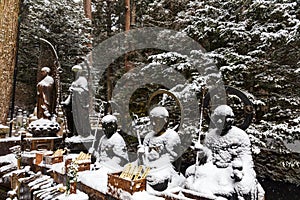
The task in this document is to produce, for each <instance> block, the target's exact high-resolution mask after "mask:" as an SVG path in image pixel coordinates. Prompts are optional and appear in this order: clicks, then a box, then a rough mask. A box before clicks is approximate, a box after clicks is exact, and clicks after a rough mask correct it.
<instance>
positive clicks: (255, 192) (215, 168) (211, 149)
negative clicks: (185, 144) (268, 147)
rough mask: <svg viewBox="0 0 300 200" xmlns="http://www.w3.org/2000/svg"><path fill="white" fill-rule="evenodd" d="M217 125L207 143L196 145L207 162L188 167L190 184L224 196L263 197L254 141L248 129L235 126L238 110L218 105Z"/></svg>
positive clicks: (240, 199) (254, 199) (249, 199)
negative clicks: (258, 178)
mask: <svg viewBox="0 0 300 200" xmlns="http://www.w3.org/2000/svg"><path fill="white" fill-rule="evenodd" d="M211 120H212V122H213V123H214V124H215V128H213V129H210V130H209V132H208V133H207V135H206V137H205V139H204V144H203V145H202V144H199V143H196V144H195V149H196V150H198V153H202V155H204V156H205V157H206V163H205V164H203V165H199V166H196V167H195V165H192V166H190V167H189V168H188V169H187V170H186V177H187V182H186V187H187V188H188V189H191V190H195V191H198V192H202V193H208V194H211V195H216V196H218V197H219V198H224V199H230V200H232V199H238V200H260V199H263V196H264V190H263V188H262V187H261V185H260V184H259V183H258V181H257V179H256V173H255V171H254V163H253V160H252V155H251V144H250V140H249V137H248V135H247V134H246V133H245V131H243V130H241V129H239V128H238V127H236V126H233V123H234V113H233V111H232V109H231V107H229V106H227V105H220V106H218V107H217V108H216V109H215V110H214V112H213V114H212V117H211Z"/></svg>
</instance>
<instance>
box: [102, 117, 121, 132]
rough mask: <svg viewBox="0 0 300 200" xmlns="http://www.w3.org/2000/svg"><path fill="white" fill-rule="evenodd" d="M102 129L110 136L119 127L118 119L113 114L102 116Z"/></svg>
mask: <svg viewBox="0 0 300 200" xmlns="http://www.w3.org/2000/svg"><path fill="white" fill-rule="evenodd" d="M101 122H102V129H103V132H104V134H105V135H106V137H107V138H110V137H111V136H112V135H113V134H114V133H115V132H116V131H117V128H118V125H117V123H118V120H117V118H116V117H115V116H113V115H106V116H104V117H103V118H102V120H101Z"/></svg>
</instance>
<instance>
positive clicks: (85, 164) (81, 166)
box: [65, 158, 91, 173]
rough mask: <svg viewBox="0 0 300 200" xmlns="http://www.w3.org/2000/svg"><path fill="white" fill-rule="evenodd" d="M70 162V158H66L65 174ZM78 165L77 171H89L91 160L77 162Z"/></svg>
mask: <svg viewBox="0 0 300 200" xmlns="http://www.w3.org/2000/svg"><path fill="white" fill-rule="evenodd" d="M71 162H72V158H68V159H66V161H65V169H66V173H67V170H68V165H69V164H70V163H71ZM76 162H77V164H78V171H79V172H82V171H86V170H90V169H91V160H90V159H88V160H77V161H76Z"/></svg>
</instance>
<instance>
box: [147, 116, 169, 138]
mask: <svg viewBox="0 0 300 200" xmlns="http://www.w3.org/2000/svg"><path fill="white" fill-rule="evenodd" d="M150 121H151V125H152V128H153V131H154V132H155V133H156V134H159V133H160V132H161V131H165V129H166V126H167V119H166V118H162V117H150Z"/></svg>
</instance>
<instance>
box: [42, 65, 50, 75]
mask: <svg viewBox="0 0 300 200" xmlns="http://www.w3.org/2000/svg"><path fill="white" fill-rule="evenodd" d="M50 71H51V70H50V68H49V67H43V68H42V69H41V74H42V76H43V77H45V76H47V75H48V74H49V73H50Z"/></svg>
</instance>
